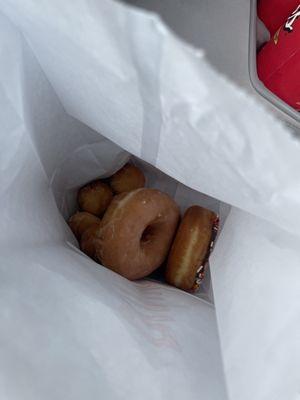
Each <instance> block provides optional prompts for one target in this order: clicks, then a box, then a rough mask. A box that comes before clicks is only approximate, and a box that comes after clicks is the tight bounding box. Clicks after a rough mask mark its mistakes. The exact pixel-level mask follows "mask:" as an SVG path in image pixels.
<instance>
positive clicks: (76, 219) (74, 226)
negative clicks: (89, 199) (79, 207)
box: [68, 211, 100, 240]
mask: <svg viewBox="0 0 300 400" xmlns="http://www.w3.org/2000/svg"><path fill="white" fill-rule="evenodd" d="M99 223H100V218H98V217H96V216H95V215H93V214H90V213H88V212H85V211H82V212H77V213H75V214H74V215H72V217H71V218H70V219H69V221H68V224H69V226H70V228H71V230H72V232H73V233H74V235H75V236H76V239H77V240H80V238H81V236H82V234H83V233H84V231H85V230H86V229H88V228H89V227H90V226H92V225H94V224H99Z"/></svg>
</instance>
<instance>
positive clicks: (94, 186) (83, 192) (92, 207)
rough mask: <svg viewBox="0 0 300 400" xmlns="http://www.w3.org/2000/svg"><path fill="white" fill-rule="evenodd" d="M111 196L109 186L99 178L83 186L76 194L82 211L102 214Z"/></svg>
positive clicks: (97, 214)
mask: <svg viewBox="0 0 300 400" xmlns="http://www.w3.org/2000/svg"><path fill="white" fill-rule="evenodd" d="M112 198H113V192H112V190H111V188H110V187H109V186H108V185H107V184H106V183H103V182H102V181H100V180H97V181H93V182H90V183H88V184H87V185H85V186H83V187H82V188H81V189H80V190H79V192H78V196H77V201H78V205H79V207H80V208H81V210H83V211H87V212H89V213H91V214H94V215H96V216H102V215H103V213H104V212H105V210H106V209H107V207H108V205H109V203H110V202H111V200H112Z"/></svg>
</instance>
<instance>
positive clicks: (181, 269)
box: [165, 206, 217, 290]
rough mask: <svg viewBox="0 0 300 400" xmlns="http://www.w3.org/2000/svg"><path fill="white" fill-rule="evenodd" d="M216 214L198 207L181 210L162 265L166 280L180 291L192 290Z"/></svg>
mask: <svg viewBox="0 0 300 400" xmlns="http://www.w3.org/2000/svg"><path fill="white" fill-rule="evenodd" d="M216 218H217V215H216V214H215V213H214V212H212V211H210V210H207V209H206V208H202V207H199V206H192V207H190V208H188V209H187V211H186V212H185V214H184V216H183V218H182V221H181V223H180V225H179V228H178V231H177V233H176V236H175V240H174V242H173V245H172V248H171V251H170V254H169V257H168V263H167V268H166V273H165V277H166V281H167V282H168V283H169V284H170V285H173V286H176V287H178V288H180V289H183V290H193V289H194V285H195V280H196V276H197V271H198V269H199V267H201V266H202V265H203V262H204V260H205V256H206V254H207V251H208V249H209V247H210V244H211V240H212V232H213V226H214V222H215V220H216Z"/></svg>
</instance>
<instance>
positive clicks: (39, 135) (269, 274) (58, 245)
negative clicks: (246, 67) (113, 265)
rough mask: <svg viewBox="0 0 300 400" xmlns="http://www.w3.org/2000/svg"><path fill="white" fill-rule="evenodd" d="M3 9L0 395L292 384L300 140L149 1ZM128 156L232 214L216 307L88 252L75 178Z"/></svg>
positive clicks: (100, 172)
mask: <svg viewBox="0 0 300 400" xmlns="http://www.w3.org/2000/svg"><path fill="white" fill-rule="evenodd" d="M0 10H1V11H2V12H3V16H2V17H1V19H0V31H1V35H0V42H1V43H0V46H1V47H0V49H1V51H0V59H1V63H0V103H1V107H0V121H1V144H2V146H1V150H0V171H1V183H2V185H1V189H0V204H1V228H2V229H1V233H0V246H1V247H0V255H1V261H0V268H1V281H0V282H1V283H0V285H1V286H0V288H1V289H0V293H1V307H0V312H1V317H2V318H1V320H2V329H1V331H0V343H1V350H0V351H1V357H0V363H1V368H0V371H1V372H0V376H1V379H0V394H1V398H4V399H9V400H11V399H12V400H15V399H16V400H19V399H22V400H23V399H26V400H27V399H30V400H31V399H41V398H42V399H51V400H52V399H72V400H73V399H83V398H88V399H98V398H105V399H124V398H131V399H140V398H146V399H166V398H167V399H168V398H172V399H182V398H187V399H198V398H199V396H202V397H203V398H204V399H210V400H213V399H225V398H228V399H233V400H237V399H241V398H242V399H246V400H248V399H253V398H256V399H261V400H265V399H270V400H271V399H272V400H273V399H276V400H277V399H278V400H279V399H283V398H284V399H293V400H294V399H296V398H297V395H298V396H299V373H298V371H299V370H300V368H299V367H300V365H299V360H300V358H299V349H300V343H299V331H300V329H299V328H300V326H299V318H298V315H299V311H300V304H299V299H298V298H299V292H300V285H299V282H300V281H299V275H300V270H299V258H300V250H299V249H298V246H297V244H298V242H299V222H300V221H299V219H300V212H299V211H300V187H299V179H298V174H299V173H298V171H299V170H300V168H299V167H300V158H299V155H298V153H299V144H298V142H297V141H296V140H294V139H293V138H292V137H291V136H290V135H289V133H288V132H287V131H286V130H285V129H284V128H283V127H282V126H281V124H280V123H279V122H278V121H275V120H274V118H273V117H272V116H270V115H267V114H266V112H265V110H264V109H263V108H262V107H261V106H259V105H258V104H257V101H255V100H254V99H251V98H249V96H248V95H247V94H245V93H243V92H242V91H241V90H240V89H238V88H237V87H235V86H234V85H233V84H231V83H229V82H228V81H227V80H225V79H224V78H223V77H221V76H220V75H219V74H218V73H216V72H215V71H214V70H213V69H212V68H211V66H210V65H209V64H208V63H207V61H206V59H205V58H204V56H203V54H202V52H201V51H199V50H196V49H194V48H191V47H189V46H188V45H187V44H184V43H183V42H181V41H180V40H179V39H178V38H176V37H175V36H174V35H173V34H172V33H170V32H169V30H168V29H167V28H166V26H164V25H163V23H162V22H161V21H160V20H159V19H158V18H157V17H156V16H155V15H154V14H148V13H145V12H143V11H140V10H135V9H131V8H128V7H127V6H125V5H123V4H120V3H118V2H113V1H109V0H102V1H101V3H100V2H96V1H84V0H78V1H76V2H75V3H74V2H71V1H69V0H67V1H64V2H63V3H62V2H59V1H58V0H54V1H53V0H52V1H51V2H50V1H49V0H44V1H41V2H38V3H37V2H35V1H33V0H31V1H30V0H26V1H25V2H24V1H21V0H20V1H17V0H6V1H0ZM7 18H9V19H10V20H11V22H12V23H13V24H14V26H13V24H12V23H11V22H9V21H8V19H7ZM17 29H18V30H19V32H18V31H17ZM129 154H133V155H134V156H136V157H138V158H140V159H142V160H144V161H145V162H147V163H150V164H151V165H152V166H153V167H156V168H157V170H156V169H153V167H151V166H149V165H146V164H144V163H142V164H143V167H144V168H145V171H146V173H147V176H148V180H149V183H151V185H153V186H155V187H159V188H161V189H164V190H166V191H168V192H170V193H171V194H173V196H174V197H175V199H176V200H177V201H178V202H179V203H180V205H181V206H182V208H185V207H187V206H188V205H190V204H192V203H194V202H196V203H197V202H199V204H202V205H204V206H210V207H212V208H215V209H218V210H219V211H220V212H221V216H222V217H223V218H222V222H223V225H224V226H223V229H222V232H221V234H220V236H219V239H218V242H217V246H216V249H215V252H214V254H213V257H212V260H211V274H212V285H213V291H214V298H215V308H214V307H213V305H212V304H211V303H209V302H205V301H203V299H199V298H197V297H194V296H190V295H188V294H186V293H184V292H181V291H179V290H177V289H174V288H171V287H168V286H166V285H162V284H158V283H156V282H152V281H143V282H128V281H127V280H125V279H123V278H122V277H120V276H118V275H116V274H115V273H113V272H111V271H109V270H107V269H105V268H103V267H100V266H97V265H96V264H95V263H94V262H93V261H91V260H90V259H88V258H87V257H86V256H84V255H83V254H82V253H81V252H80V251H79V250H78V249H77V247H76V242H75V239H74V237H73V235H72V234H71V232H70V231H69V229H68V227H67V225H66V223H65V222H64V218H63V217H66V216H67V215H68V214H69V213H70V211H71V210H73V209H74V194H75V191H76V189H77V188H78V187H79V186H80V185H82V184H83V183H85V182H86V181H89V180H90V179H93V178H95V177H98V176H105V175H108V174H110V173H111V172H113V171H114V170H116V169H118V168H119V167H120V166H121V165H122V164H123V163H125V162H126V160H127V159H128V157H129ZM160 171H161V172H160ZM163 173H165V174H167V175H168V176H169V177H168V176H167V175H165V174H163ZM201 193H204V194H201ZM214 199H215V200H214ZM227 204H230V205H232V206H234V207H232V209H231V211H230V214H229V216H228V217H227V219H226V216H227V214H228V211H229V208H228V206H227ZM223 215H224V216H223ZM208 296H209V295H208ZM208 298H209V297H208ZM227 389H228V391H227Z"/></svg>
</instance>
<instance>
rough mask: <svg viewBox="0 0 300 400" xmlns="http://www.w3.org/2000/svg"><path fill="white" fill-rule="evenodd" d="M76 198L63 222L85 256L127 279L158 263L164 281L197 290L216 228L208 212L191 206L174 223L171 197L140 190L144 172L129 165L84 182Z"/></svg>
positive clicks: (215, 220)
mask: <svg viewBox="0 0 300 400" xmlns="http://www.w3.org/2000/svg"><path fill="white" fill-rule="evenodd" d="M77 201H78V206H79V209H80V211H78V212H76V213H75V214H74V215H73V216H72V217H71V218H70V219H69V226H70V228H71V230H72V232H73V233H74V235H75V236H76V238H77V240H78V242H79V243H80V248H81V250H82V251H83V252H84V253H86V254H87V255H88V256H89V257H91V258H92V259H94V260H95V261H96V262H98V263H100V264H102V265H104V266H105V267H107V268H109V269H111V270H113V271H115V272H117V273H118V274H120V275H122V276H123V277H125V278H127V279H130V280H135V279H140V278H144V277H146V276H147V275H149V274H151V273H152V272H153V271H154V270H156V269H157V268H159V267H160V266H162V265H164V271H165V278H166V281H167V282H168V283H169V284H171V285H173V286H176V287H178V288H181V289H183V290H187V291H195V290H196V289H198V287H199V285H200V283H201V281H202V279H203V276H204V269H205V265H206V263H207V260H208V257H209V254H210V252H211V250H212V246H213V242H214V239H215V236H216V232H217V228H218V217H217V215H216V214H215V213H214V212H212V211H210V210H207V209H205V208H202V207H200V206H197V205H196V206H192V207H190V208H188V209H187V210H186V212H185V213H184V215H183V217H182V219H181V221H180V211H179V207H178V205H177V204H176V203H175V201H174V200H173V199H172V198H171V197H170V196H169V195H167V194H166V193H163V192H161V191H159V190H157V189H149V188H145V177H144V174H143V173H142V171H141V170H140V169H139V168H137V167H136V166H135V165H133V164H126V165H125V166H124V167H123V168H121V169H120V170H119V171H117V172H116V173H115V174H114V175H112V176H111V177H110V178H108V179H105V180H100V179H98V180H95V181H93V182H90V183H88V184H87V185H85V186H84V187H82V188H81V189H80V190H79V192H78V196H77Z"/></svg>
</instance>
